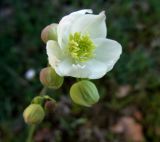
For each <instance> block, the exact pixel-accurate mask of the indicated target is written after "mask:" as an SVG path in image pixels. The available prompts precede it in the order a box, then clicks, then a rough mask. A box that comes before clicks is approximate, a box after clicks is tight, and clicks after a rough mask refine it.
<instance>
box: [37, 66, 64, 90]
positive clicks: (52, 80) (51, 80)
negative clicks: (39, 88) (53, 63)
mask: <svg viewBox="0 0 160 142" xmlns="http://www.w3.org/2000/svg"><path fill="white" fill-rule="evenodd" d="M63 80H64V78H63V77H61V76H59V75H58V74H56V72H55V70H54V69H53V68H51V67H46V68H44V69H42V70H41V72H40V81H41V83H42V84H43V85H44V86H46V87H48V88H53V89H58V88H60V87H61V86H62V84H63Z"/></svg>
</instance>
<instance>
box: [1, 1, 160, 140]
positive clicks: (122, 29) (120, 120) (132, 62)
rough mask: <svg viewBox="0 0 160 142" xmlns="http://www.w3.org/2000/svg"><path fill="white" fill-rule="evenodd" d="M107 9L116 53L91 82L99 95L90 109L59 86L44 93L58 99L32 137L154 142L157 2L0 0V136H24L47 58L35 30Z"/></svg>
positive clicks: (159, 77) (157, 128)
mask: <svg viewBox="0 0 160 142" xmlns="http://www.w3.org/2000/svg"><path fill="white" fill-rule="evenodd" d="M84 8H91V9H93V10H94V13H99V12H101V11H102V10H105V11H106V15H107V19H106V22H107V28H108V35H107V36H108V38H111V39H115V40H117V41H118V42H120V43H121V44H122V47H123V54H122V56H121V58H120V60H119V61H118V63H117V64H116V66H115V67H114V69H113V70H112V71H111V72H109V73H108V74H107V75H106V76H105V77H103V78H102V79H100V80H97V81H95V83H96V85H97V87H98V89H99V92H100V95H101V99H100V101H99V103H98V104H96V105H94V106H93V107H91V108H84V107H80V106H77V105H75V104H73V103H72V102H71V100H70V97H69V94H68V92H69V87H70V85H71V84H72V83H73V81H74V79H72V78H66V79H65V83H64V85H63V89H62V90H60V91H48V93H49V95H50V96H52V97H54V98H56V100H58V102H59V104H58V107H57V109H56V111H55V113H53V114H49V115H47V117H46V118H45V120H44V121H43V123H42V124H41V125H39V126H38V128H37V130H36V132H35V134H34V140H35V142H64V141H65V142H160V1H159V0H137V1H136V0H135V1H134V0H97V1H92V0H41V1H40V0H1V1H0V142H24V141H25V139H26V136H27V129H28V127H27V126H26V124H24V122H23V118H22V113H23V110H24V109H25V107H26V106H27V105H29V103H30V101H31V99H32V98H33V97H34V96H36V95H38V94H39V92H40V90H41V88H42V85H41V83H40V82H39V71H40V69H42V68H43V67H45V66H46V64H47V56H46V51H45V44H44V43H43V42H42V41H41V39H40V33H41V30H42V29H43V28H44V27H45V26H46V25H48V24H50V23H58V22H59V20H60V19H61V18H62V17H63V16H64V15H67V14H68V13H70V12H73V11H76V10H79V9H84Z"/></svg>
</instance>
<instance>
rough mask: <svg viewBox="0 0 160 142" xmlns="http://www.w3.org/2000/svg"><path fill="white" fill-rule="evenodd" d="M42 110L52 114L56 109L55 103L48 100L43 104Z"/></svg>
mask: <svg viewBox="0 0 160 142" xmlns="http://www.w3.org/2000/svg"><path fill="white" fill-rule="evenodd" d="M44 108H45V110H46V111H47V112H54V110H55V108H56V102H55V101H52V100H48V101H46V102H45V104H44Z"/></svg>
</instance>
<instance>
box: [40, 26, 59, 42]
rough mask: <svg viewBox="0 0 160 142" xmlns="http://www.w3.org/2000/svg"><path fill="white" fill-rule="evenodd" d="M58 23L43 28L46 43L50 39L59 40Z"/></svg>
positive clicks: (43, 38) (42, 37) (42, 33)
mask: <svg viewBox="0 0 160 142" xmlns="http://www.w3.org/2000/svg"><path fill="white" fill-rule="evenodd" d="M57 25H58V24H50V25H48V26H46V27H45V28H44V29H43V30H42V32H41V39H42V40H43V42H44V43H46V42H47V41H48V40H57Z"/></svg>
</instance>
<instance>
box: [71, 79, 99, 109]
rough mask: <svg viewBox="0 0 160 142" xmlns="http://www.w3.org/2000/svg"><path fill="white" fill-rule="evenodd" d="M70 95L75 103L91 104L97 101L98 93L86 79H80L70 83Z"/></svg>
mask: <svg viewBox="0 0 160 142" xmlns="http://www.w3.org/2000/svg"><path fill="white" fill-rule="evenodd" d="M70 96H71V98H72V100H73V102H75V103H76V104H79V105H82V106H87V107H89V106H91V105H93V104H95V103H96V102H98V100H99V93H98V90H97V88H96V86H95V85H94V84H93V83H92V82H91V81H88V80H82V81H79V82H77V83H75V84H73V85H72V87H71V89H70Z"/></svg>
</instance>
